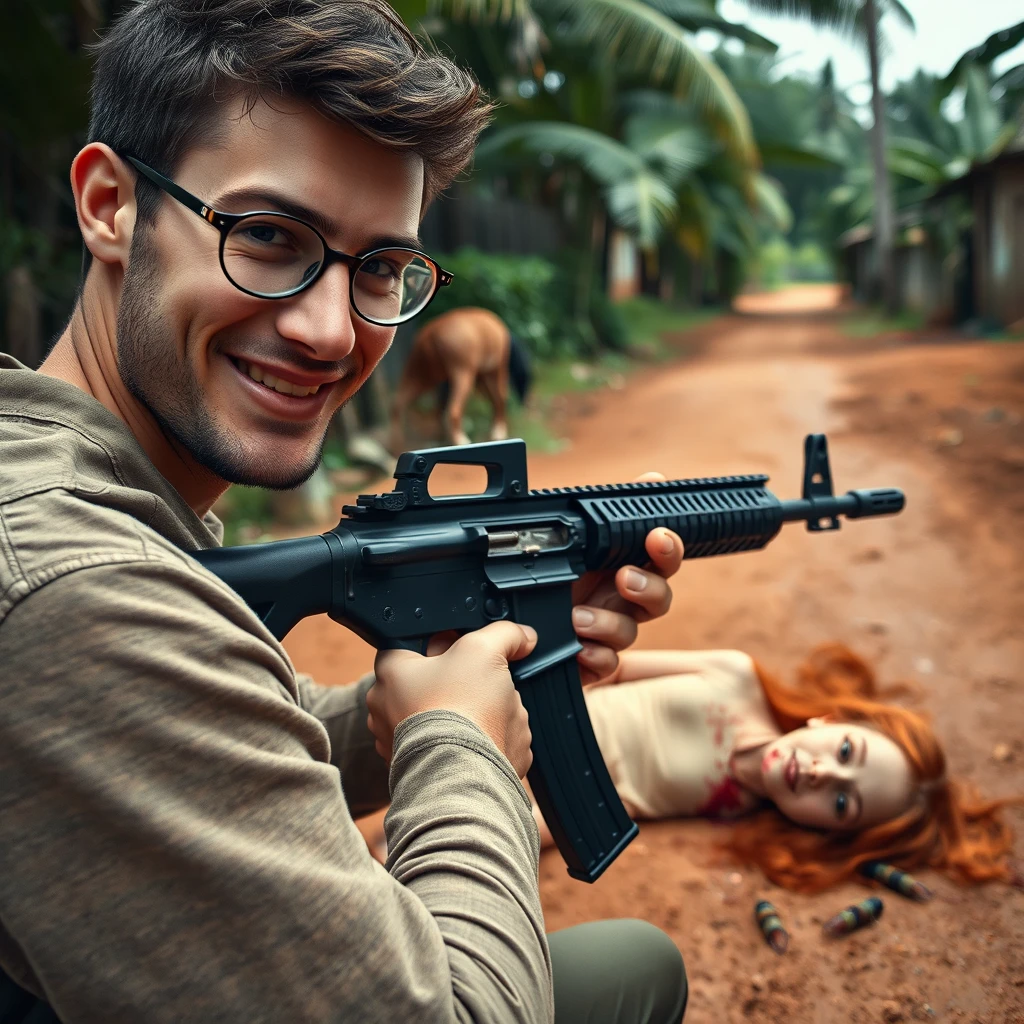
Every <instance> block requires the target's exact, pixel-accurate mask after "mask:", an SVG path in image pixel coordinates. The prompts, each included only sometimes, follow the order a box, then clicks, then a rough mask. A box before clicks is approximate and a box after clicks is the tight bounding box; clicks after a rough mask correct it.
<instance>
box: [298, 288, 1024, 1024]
mask: <svg viewBox="0 0 1024 1024" xmlns="http://www.w3.org/2000/svg"><path fill="white" fill-rule="evenodd" d="M835 300H836V294H835V292H834V291H832V290H830V289H828V288H820V287H819V288H807V289H800V290H789V291H787V292H783V293H777V294H775V295H771V296H761V297H756V298H754V297H750V298H748V299H746V300H745V302H744V306H745V308H744V312H743V315H736V316H732V317H729V318H727V319H725V320H724V321H718V322H717V323H716V324H715V325H714V326H713V327H712V328H710V329H706V330H705V331H704V332H703V334H702V335H701V336H700V339H699V345H698V348H699V351H698V353H697V354H696V355H695V356H693V357H692V358H689V359H686V360H683V361H680V362H679V363H678V364H672V365H663V366H659V367H652V368H650V369H648V370H645V371H643V372H641V373H639V374H637V375H635V376H634V377H632V378H630V382H629V386H628V387H627V388H626V389H624V390H622V391H611V390H609V391H606V392H601V393H600V394H598V395H596V396H595V395H590V396H588V399H587V401H586V402H585V403H582V408H583V410H585V411H582V412H580V413H578V414H577V415H576V416H574V417H572V418H571V420H570V437H571V440H572V446H571V448H569V449H568V450H567V451H564V452H562V453H560V454H558V455H551V456H541V457H535V458H531V461H530V485H531V486H533V487H548V486H562V485H571V484H587V483H601V482H613V481H619V480H628V479H630V478H631V477H633V476H634V475H636V474H638V473H640V472H642V471H644V470H646V469H657V470H659V471H661V472H663V473H665V474H666V475H667V476H669V477H684V476H717V475H722V474H728V473H749V472H766V473H769V474H770V475H771V477H772V483H771V485H770V486H771V487H772V489H773V491H774V492H775V493H776V494H777V495H779V497H783V498H785V497H796V496H798V493H799V486H800V474H801V461H802V442H803V437H804V435H805V434H806V433H808V432H816V431H826V432H828V434H829V442H830V453H831V458H832V468H833V478H834V482H835V486H836V489H837V491H840V492H841V491H843V490H846V489H849V488H854V487H875V486H889V485H892V486H898V487H901V488H903V490H904V491H905V492H906V494H907V509H906V511H905V512H904V514H903V515H902V516H900V517H897V518H896V519H893V520H877V521H871V522H863V523H847V524H844V527H843V529H842V530H841V531H840V532H838V533H831V534H821V535H814V534H808V533H807V532H805V531H804V530H802V529H801V528H799V527H796V526H790V527H787V528H786V529H785V530H784V531H783V534H782V535H781V536H780V537H779V538H778V539H777V540H776V541H775V542H773V544H772V545H771V546H770V547H769V548H768V549H767V550H766V551H765V552H762V553H759V554H747V555H741V556H736V557H729V558H717V559H708V560H706V561H700V562H694V563H692V564H687V565H686V566H685V567H684V569H683V571H682V572H681V573H680V575H679V577H678V578H677V585H676V588H675V590H676V598H675V602H674V605H673V608H672V611H671V613H670V614H669V615H668V616H667V617H666V618H664V619H662V620H660V621H658V622H656V623H652V624H650V625H648V626H646V627H644V629H643V630H642V631H641V638H640V644H641V645H642V646H645V647H654V648H658V647H661V648H666V647H683V646H687V647H695V648H705V647H738V648H741V649H743V650H746V651H749V652H750V653H751V654H753V655H754V656H755V657H758V658H760V659H761V660H763V661H764V662H765V663H767V664H768V665H769V666H772V667H775V668H777V669H778V670H780V671H782V672H783V673H787V672H790V671H791V670H792V669H793V668H794V666H795V665H796V663H797V661H798V660H799V659H800V657H801V656H802V655H803V654H804V653H805V652H806V651H807V650H808V648H810V647H811V646H813V645H814V644H816V643H819V642H821V641H825V640H832V639H840V640H843V641H845V642H847V643H849V644H850V645H851V646H852V647H854V648H855V649H856V650H858V651H860V652H862V653H864V654H865V655H867V656H869V657H870V658H872V659H873V660H874V661H875V662H876V663H877V664H878V665H879V667H880V670H881V674H882V676H883V678H885V679H887V680H892V679H896V678H901V679H905V678H912V679H916V680H917V681H918V682H920V683H921V684H922V687H923V695H922V697H921V698H919V699H918V703H919V704H920V706H921V707H923V708H925V709H926V710H927V711H929V712H930V713H931V714H932V715H933V716H934V718H935V721H936V724H937V728H938V730H939V733H940V735H941V736H942V737H943V739H944V741H945V743H946V748H947V752H948V755H949V761H950V765H951V769H952V771H953V772H954V773H955V774H956V775H957V776H960V777H966V778H968V779H970V780H972V781H974V782H976V783H977V784H978V785H979V786H981V787H982V789H983V791H984V792H986V793H988V794H992V795H1004V794H1009V793H1011V792H1014V791H1022V790H1024V772H1022V771H1021V765H1022V764H1024V740H1022V737H1024V729H1022V726H1024V633H1022V625H1021V624H1022V623H1024V584H1022V576H1024V574H1022V573H1021V569H1022V568H1024V556H1022V553H1021V549H1022V545H1021V542H1020V536H1021V527H1022V526H1024V427H1022V414H1024V346H1020V345H1012V344H995V343H986V344H963V343H961V344H948V343H941V344H927V343H922V339H919V338H914V339H900V338H890V339H880V340H876V341H873V342H858V341H856V340H855V339H850V338H848V337H846V336H845V335H843V334H842V333H841V332H840V331H839V329H838V327H837V324H836V322H835V318H834V315H832V314H830V312H829V311H830V309H831V307H832V306H833V305H834V303H835ZM287 646H288V648H289V650H290V651H291V652H292V654H293V657H294V659H295V662H296V666H297V667H298V668H299V669H300V670H305V671H310V672H312V673H314V674H315V675H316V676H317V678H318V679H320V680H322V681H324V682H327V681H329V680H331V679H332V678H336V679H337V680H338V681H339V682H341V681H346V680H348V679H352V678H355V676H356V675H357V674H358V673H359V672H362V671H364V670H365V669H367V668H368V667H369V666H370V665H371V663H372V651H371V650H370V649H369V648H368V647H366V645H364V644H363V643H362V642H361V641H359V640H357V639H355V638H354V637H351V636H350V635H348V634H346V633H345V631H343V630H341V629H339V628H338V627H336V626H334V625H333V624H331V623H330V622H329V621H328V620H326V619H312V620H307V621H306V622H305V623H303V624H302V625H301V626H300V627H299V628H297V629H296V630H295V631H294V632H293V633H292V634H291V636H290V637H289V641H288V644H287ZM339 673H341V676H340V678H339ZM994 751H995V752H996V756H993V752H994ZM1011 820H1012V821H1013V823H1014V826H1015V828H1016V830H1017V833H1018V835H1019V836H1024V814H1022V813H1021V812H1020V811H1015V812H1013V813H1012V814H1011ZM715 829H716V826H713V825H710V824H708V823H704V822H677V821H673V822H660V823H648V824H645V825H642V826H641V836H640V838H639V839H638V840H637V841H636V842H634V843H633V844H632V846H631V847H630V848H629V849H628V850H627V851H626V853H625V854H623V856H622V857H621V858H620V860H619V862H618V863H617V864H616V865H615V866H614V867H613V868H612V869H610V870H609V871H608V873H607V874H606V875H605V877H604V878H602V879H601V880H600V881H599V882H598V883H597V884H596V885H594V886H586V885H584V884H582V883H577V882H574V881H572V880H571V879H569V878H568V876H567V875H566V874H565V871H564V866H563V865H562V863H561V861H560V859H559V858H558V856H557V854H553V853H552V854H546V855H545V856H544V858H543V859H542V864H541V886H542V894H543V899H544V906H545V914H546V919H547V924H548V928H549V929H550V930H554V929H557V928H560V927H565V926H567V925H570V924H575V923H578V922H580V921H586V920H592V919H595V918H601V917H612V916H640V917H645V918H647V919H649V920H651V921H653V922H654V923H656V924H658V925H659V926H661V927H662V928H664V929H665V930H666V931H668V932H669V933H670V934H671V935H672V936H673V937H674V938H675V940H676V942H677V943H678V945H679V947H680V949H681V950H682V951H683V954H684V956H685V958H686V962H687V967H688V971H689V976H690V982H691V1000H690V1009H689V1012H688V1014H687V1018H686V1019H687V1022H688V1024H689V1022H693V1024H717V1022H727V1021H729V1022H731V1021H741V1020H752V1021H772V1022H775V1021H780V1022H781V1021H786V1022H787V1024H788V1022H800V1024H802V1022H805V1021H806V1022H823V1024H825V1022H828V1024H831V1022H844V1021H851V1022H853V1021H856V1022H859V1021H865V1022H866V1021H883V1020H884V1021H899V1020H933V1019H934V1020H948V1021H977V1022H984V1024H990V1022H1003V1021H1006V1022H1010V1021H1024V892H1020V891H1013V890H1007V889H1006V888H1005V887H1002V886H989V887H987V888H985V889H980V890H971V891H966V890H961V889H958V888H957V887H956V886H954V885H952V884H951V883H949V882H947V881H945V880H944V879H942V878H941V877H934V878H928V881H929V884H933V885H934V887H935V888H936V889H937V890H938V892H939V898H938V899H937V900H935V901H934V902H933V903H931V904H928V905H925V906H920V905H916V904H912V903H909V902H907V901H904V900H901V899H900V898H899V897H897V896H895V895H892V896H891V898H890V896H888V895H887V896H886V899H885V903H886V910H885V915H884V918H883V919H882V921H881V922H880V923H879V924H878V925H876V926H874V927H872V928H870V929H866V930H864V931H861V932H859V933H857V934H856V935H854V936H850V937H848V938H847V939H845V940H843V941H841V942H838V943H834V944H827V943H823V941H822V940H821V938H820V923H821V921H822V920H823V919H824V918H825V917H827V916H830V915H831V914H832V913H834V912H835V911H836V910H838V909H841V908H842V907H843V906H846V905H847V904H848V903H849V902H852V901H853V900H854V899H855V898H856V899H859V898H861V897H862V896H863V894H864V893H863V890H862V889H860V888H859V887H857V886H853V885H851V886H848V887H846V888H845V889H842V890H837V891H833V892H832V893H829V894H826V895H824V896H820V897H813V898H811V897H801V896H794V895H791V894H788V893H785V892H783V891H781V890H778V889H776V888H774V887H773V886H770V885H767V884H766V883H765V882H764V880H763V878H762V877H761V876H760V875H759V874H758V873H757V872H755V871H752V870H749V869H739V870H737V869H736V868H735V867H733V866H730V865H726V864H723V863H721V862H719V860H718V859H717V857H716V855H715V853H714V849H713V841H714V837H715V834H716V832H715ZM1021 849H1024V845H1022V844H1021V843H1018V851H1020V850H1021ZM925 877H927V876H925ZM760 898H769V899H772V900H773V902H775V903H776V905H777V906H778V907H779V909H780V911H781V913H782V915H783V917H784V918H785V920H786V922H787V924H788V925H789V928H790V931H791V934H792V940H791V944H790V951H789V953H787V955H786V956H785V957H781V958H780V957H777V956H776V955H775V954H774V953H773V952H772V951H771V950H770V949H769V948H768V947H767V946H766V945H765V944H764V942H763V940H762V939H761V937H760V933H759V932H758V931H757V930H756V928H755V926H754V925H753V923H752V916H753V907H754V903H755V901H756V900H757V899H760Z"/></svg>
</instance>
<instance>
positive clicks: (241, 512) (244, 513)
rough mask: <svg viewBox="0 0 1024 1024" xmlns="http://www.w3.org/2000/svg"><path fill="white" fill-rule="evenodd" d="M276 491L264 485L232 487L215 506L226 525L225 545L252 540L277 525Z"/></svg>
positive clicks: (215, 510) (216, 512)
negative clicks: (274, 492) (274, 522)
mask: <svg viewBox="0 0 1024 1024" xmlns="http://www.w3.org/2000/svg"><path fill="white" fill-rule="evenodd" d="M272 494H273V492H272V491H268V490H265V489H264V488H262V487H241V486H238V485H236V486H234V487H229V488H228V490H227V491H226V492H225V493H224V495H223V497H221V498H220V500H219V501H218V502H217V506H216V508H215V509H214V512H215V514H216V515H217V517H218V518H219V519H220V520H221V522H222V523H223V524H224V545H225V547H231V546H232V545H235V544H248V543H251V542H252V541H254V540H256V539H257V537H259V536H261V535H262V534H264V533H265V532H266V531H267V530H268V529H269V528H270V527H271V526H272V525H273V521H274V516H273V507H272Z"/></svg>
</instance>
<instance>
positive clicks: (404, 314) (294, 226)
mask: <svg viewBox="0 0 1024 1024" xmlns="http://www.w3.org/2000/svg"><path fill="white" fill-rule="evenodd" d="M125 159H126V160H127V161H128V162H129V163H130V164H131V165H132V166H133V167H135V168H136V169H137V170H138V171H139V173H140V174H143V175H144V176H145V177H146V178H148V179H149V180H150V181H151V182H153V184H154V185H156V186H158V187H159V188H161V189H163V190H164V191H165V192H166V193H167V194H168V195H170V196H171V197H172V198H174V199H177V200H178V202H180V203H181V204H182V205H183V206H186V207H187V208H188V209H190V210H192V211H193V212H194V213H197V214H198V215H199V216H200V217H202V218H203V219H204V220H206V221H208V222H209V223H210V224H212V225H213V226H214V227H215V228H217V229H218V230H219V231H220V265H221V268H222V269H223V271H224V275H225V277H227V279H228V280H229V281H230V282H231V283H232V284H233V285H234V286H235V287H236V288H238V289H239V290H240V291H243V292H245V293H246V294H248V295H254V296H256V297H257V298H261V299H286V298H288V297H289V296H292V295H296V294H297V293H299V292H301V291H305V289H307V288H310V287H312V286H313V285H314V284H315V283H316V282H317V281H318V280H319V279H320V277H321V276H322V275H323V273H324V271H325V270H326V269H327V268H328V267H329V266H330V265H331V264H332V263H343V264H345V266H347V267H348V269H349V301H350V302H351V304H352V308H353V309H354V310H355V311H356V313H357V314H358V315H359V316H360V317H361V318H362V319H363V320H367V321H369V322H370V323H371V324H378V325H380V326H386V327H391V326H394V325H396V324H401V323H404V322H405V321H406V320H411V319H412V318H413V317H414V316H416V314H417V313H422V312H423V310H424V309H426V308H427V306H428V305H429V304H430V301H431V299H433V297H434V296H435V295H436V294H437V290H438V288H441V287H444V286H445V285H449V284H451V282H452V281H453V280H454V277H453V275H452V274H450V273H448V271H446V270H443V269H442V268H441V267H440V266H439V265H438V264H437V263H436V262H435V261H434V260H432V259H431V258H430V257H429V256H427V255H426V253H422V252H420V251H419V250H418V249H409V248H404V247H401V246H397V247H387V248H380V249H373V250H371V251H370V252H367V253H363V254H362V255H360V256H350V255H349V254H348V253H343V252H339V251H338V250H337V249H332V248H331V247H330V246H329V245H328V244H327V242H326V240H325V239H324V237H323V235H321V234H320V232H319V231H317V229H316V228H314V227H313V226H312V225H311V224H307V223H306V221H304V220H302V219H301V218H299V217H293V216H292V215H291V214H288V213H278V212H275V211H266V210H265V211H258V212H252V213H223V212H222V211H220V210H215V209H213V208H212V207H210V206H207V205H206V204H205V203H204V202H203V201H202V200H201V199H199V198H198V197H197V196H194V195H192V193H191V192H188V191H186V190H185V189H183V188H182V187H181V186H180V185H178V184H176V183H175V182H173V181H171V179H170V178H167V177H165V176H164V175H162V174H161V173H160V172H159V171H155V170H153V168H152V167H149V166H148V165H147V164H144V163H143V162H142V161H141V160H137V159H136V158H135V157H133V156H127V155H125Z"/></svg>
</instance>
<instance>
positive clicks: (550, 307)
mask: <svg viewBox="0 0 1024 1024" xmlns="http://www.w3.org/2000/svg"><path fill="white" fill-rule="evenodd" d="M582 258H583V257H582V256H581V255H580V254H579V253H575V252H573V251H572V250H568V251H566V252H565V253H563V254H561V255H560V257H559V259H558V261H557V262H553V261H551V260H547V259H544V258H543V257H541V256H518V255H509V254H505V253H501V254H496V253H483V252H479V251H478V250H476V249H460V250H459V251H458V252H456V253H453V254H452V255H447V256H441V257H439V261H440V263H441V265H442V266H443V267H444V268H445V269H446V270H450V271H451V272H452V273H453V274H454V275H455V281H454V282H453V284H452V285H451V287H450V288H444V289H442V290H441V291H440V292H439V293H438V296H437V298H436V299H435V300H434V302H433V304H432V305H431V307H430V313H431V315H432V316H436V315H439V314H441V313H445V312H447V311H448V310H449V309H455V308H458V307H459V306H483V307H484V308H485V309H490V310H492V311H493V312H495V313H497V314H498V316H500V317H501V318H502V320H504V321H505V323H507V324H508V326H509V330H511V331H512V333H513V334H515V335H516V336H517V337H518V338H521V339H522V341H523V342H524V344H525V345H526V346H527V347H528V348H529V350H530V352H531V353H532V354H533V355H534V356H535V357H536V358H537V359H539V360H542V361H549V360H553V359H560V358H585V357H589V356H592V355H593V354H594V353H595V349H596V346H595V341H596V343H597V345H603V346H606V347H609V348H622V347H623V346H624V345H625V342H626V334H625V327H624V325H623V323H622V320H621V317H620V316H619V315H618V313H617V311H616V309H615V307H614V306H612V304H611V303H609V301H608V300H607V299H606V298H605V297H604V295H603V294H602V293H601V292H600V289H595V290H594V291H593V293H592V295H591V301H590V321H589V322H588V323H586V324H582V325H581V324H580V323H579V322H578V321H577V319H576V318H575V317H574V315H573V306H572V295H573V280H574V275H575V273H576V271H577V269H578V266H579V262H580V260H581V259H582Z"/></svg>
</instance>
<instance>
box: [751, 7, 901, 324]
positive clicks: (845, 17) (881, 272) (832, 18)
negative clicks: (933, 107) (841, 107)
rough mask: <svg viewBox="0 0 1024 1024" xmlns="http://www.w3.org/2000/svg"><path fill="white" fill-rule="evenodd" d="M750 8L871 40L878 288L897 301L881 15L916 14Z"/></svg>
mask: <svg viewBox="0 0 1024 1024" xmlns="http://www.w3.org/2000/svg"><path fill="white" fill-rule="evenodd" d="M748 3H749V5H750V7H751V8H753V9H755V10H759V11H761V12H763V13H765V14H774V15H790V16H796V17H802V18H806V19H807V20H809V21H811V22H812V23H814V24H820V25H823V26H827V27H832V28H836V29H839V30H840V31H842V32H845V33H851V32H855V33H857V34H858V35H862V36H863V37H864V40H865V42H866V45H867V52H868V66H869V68H870V73H871V113H872V119H873V123H872V128H871V159H872V166H873V174H874V188H875V196H876V198H875V203H874V229H875V230H874V244H875V252H876V255H877V260H876V274H877V287H876V293H880V294H881V296H882V300H883V302H884V304H885V308H886V309H887V310H888V311H889V312H895V309H896V306H897V304H898V295H897V290H896V289H897V283H896V274H895V253H894V248H893V244H894V229H893V225H894V218H893V199H892V185H891V182H890V181H889V170H888V167H887V166H886V160H885V157H886V145H885V97H884V94H883V92H882V86H881V71H880V68H881V60H880V57H879V49H880V48H879V31H878V21H879V14H880V12H883V11H884V12H889V11H891V12H892V13H894V14H895V15H896V16H898V17H899V18H900V19H901V20H902V21H903V22H904V23H905V24H906V25H908V26H909V27H910V28H914V18H913V16H912V15H911V13H910V12H909V11H908V10H907V9H906V7H904V6H903V4H902V3H901V2H900V0H748Z"/></svg>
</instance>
